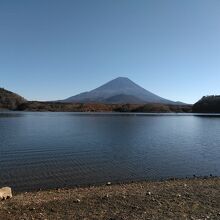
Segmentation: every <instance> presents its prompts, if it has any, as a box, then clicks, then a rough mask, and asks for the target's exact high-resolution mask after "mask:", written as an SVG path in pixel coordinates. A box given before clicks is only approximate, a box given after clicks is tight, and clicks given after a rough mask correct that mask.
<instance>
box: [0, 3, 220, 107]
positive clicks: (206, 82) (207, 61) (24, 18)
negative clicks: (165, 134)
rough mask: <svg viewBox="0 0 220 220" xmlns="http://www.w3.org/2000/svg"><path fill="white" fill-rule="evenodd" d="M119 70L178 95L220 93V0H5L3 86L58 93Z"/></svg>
mask: <svg viewBox="0 0 220 220" xmlns="http://www.w3.org/2000/svg"><path fill="white" fill-rule="evenodd" d="M118 76H126V77H128V78H130V79H131V80H133V81H134V82H136V83H138V84H139V85H141V86H142V87H144V88H145V89H147V90H149V91H151V92H154V93H156V94H157V95H160V96H162V97H164V98H168V99H171V100H174V101H177V100H179V101H184V102H187V103H193V102H195V101H197V100H198V99H200V98H201V97H202V96H203V95H208V94H220V1H219V0H0V87H4V88H6V89H9V90H12V91H14V92H17V93H19V94H21V95H22V96H24V97H25V98H27V99H30V100H56V99H63V98H67V97H69V96H72V95H75V94H77V93H79V92H83V91H88V90H91V89H93V88H95V87H97V86H99V85H101V84H103V83H105V82H107V81H109V80H111V79H113V78H116V77H118Z"/></svg>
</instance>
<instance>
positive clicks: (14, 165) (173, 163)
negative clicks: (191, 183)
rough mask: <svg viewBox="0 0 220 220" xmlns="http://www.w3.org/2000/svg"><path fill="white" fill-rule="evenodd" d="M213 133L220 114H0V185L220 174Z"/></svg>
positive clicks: (218, 140) (219, 142) (218, 139)
mask: <svg viewBox="0 0 220 220" xmlns="http://www.w3.org/2000/svg"><path fill="white" fill-rule="evenodd" d="M219 134H220V117H219V115H215V117H214V116H213V115H205V116H204V115H196V116H195V115H186V114H108V113H107V114H106V113H105V114H100V113H98V114H94V113H92V114H85V113H25V112H21V113H19V112H13V113H10V112H7V113H5V112H4V113H0V185H10V186H12V187H13V188H15V189H16V190H29V189H38V188H48V187H49V188H52V187H64V186H73V185H76V184H93V183H102V182H107V181H112V182H113V181H126V180H137V179H161V178H169V177H173V176H175V177H186V176H192V175H193V174H196V175H210V174H212V175H220V136H219Z"/></svg>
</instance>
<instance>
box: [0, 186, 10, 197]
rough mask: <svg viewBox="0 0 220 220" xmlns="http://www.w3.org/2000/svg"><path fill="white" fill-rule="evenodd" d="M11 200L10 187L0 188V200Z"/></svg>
mask: <svg viewBox="0 0 220 220" xmlns="http://www.w3.org/2000/svg"><path fill="white" fill-rule="evenodd" d="M8 198H12V191H11V188H10V187H3V188H0V199H2V200H5V199H8Z"/></svg>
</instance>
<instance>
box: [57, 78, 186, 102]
mask: <svg viewBox="0 0 220 220" xmlns="http://www.w3.org/2000/svg"><path fill="white" fill-rule="evenodd" d="M61 102H70V103H105V104H119V103H120V104H125V103H130V104H143V103H161V104H174V105H182V104H184V103H181V102H174V101H171V100H168V99H165V98H162V97H160V96H158V95H155V94H154V93H152V92H149V91H148V90H146V89H144V88H142V87H141V86H139V85H137V84H136V83H134V82H133V81H131V80H130V79H128V78H126V77H118V78H116V79H113V80H111V81H109V82H107V83H106V84H104V85H102V86H100V87H98V88H96V89H94V90H91V91H89V92H84V93H80V94H78V95H75V96H71V97H69V98H67V99H65V100H62V101H61Z"/></svg>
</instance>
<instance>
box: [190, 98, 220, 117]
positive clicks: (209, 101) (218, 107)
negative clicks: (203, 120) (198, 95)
mask: <svg viewBox="0 0 220 220" xmlns="http://www.w3.org/2000/svg"><path fill="white" fill-rule="evenodd" d="M192 110H193V112H195V113H220V95H217V96H214V95H213V96H203V98H202V99H200V100H199V101H198V102H196V103H195V104H194V105H193V108H192Z"/></svg>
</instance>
